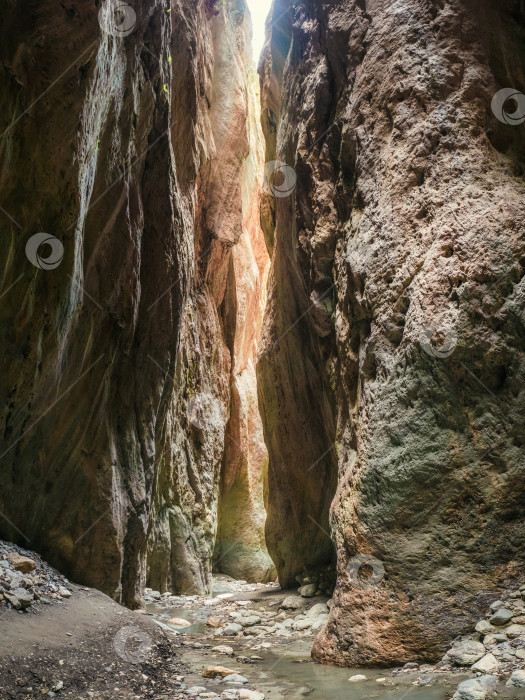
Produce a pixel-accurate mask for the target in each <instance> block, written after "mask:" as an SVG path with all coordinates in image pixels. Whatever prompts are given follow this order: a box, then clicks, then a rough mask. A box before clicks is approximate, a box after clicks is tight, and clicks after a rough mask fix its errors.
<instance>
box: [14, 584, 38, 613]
mask: <svg viewBox="0 0 525 700" xmlns="http://www.w3.org/2000/svg"><path fill="white" fill-rule="evenodd" d="M12 595H14V596H15V598H17V599H18V602H19V604H20V607H21V608H22V609H24V608H28V607H29V606H30V605H31V603H32V602H33V601H34V599H35V596H34V595H33V594H32V593H30V592H29V591H26V589H25V588H16V589H15V590H14V591H12Z"/></svg>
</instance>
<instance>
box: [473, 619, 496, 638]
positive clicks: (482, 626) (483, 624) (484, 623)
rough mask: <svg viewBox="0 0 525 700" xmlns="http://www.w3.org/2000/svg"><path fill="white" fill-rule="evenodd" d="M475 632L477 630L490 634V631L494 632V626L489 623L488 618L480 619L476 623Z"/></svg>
mask: <svg viewBox="0 0 525 700" xmlns="http://www.w3.org/2000/svg"><path fill="white" fill-rule="evenodd" d="M475 629H476V632H479V634H483V635H485V634H490V633H491V632H494V626H493V625H491V624H490V622H489V621H488V620H480V621H479V622H478V624H477V625H476V627H475Z"/></svg>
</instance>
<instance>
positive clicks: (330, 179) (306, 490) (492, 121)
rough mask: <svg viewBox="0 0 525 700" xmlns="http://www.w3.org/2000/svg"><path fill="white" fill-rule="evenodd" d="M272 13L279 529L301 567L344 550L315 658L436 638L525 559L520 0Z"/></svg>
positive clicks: (290, 566)
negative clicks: (504, 93)
mask: <svg viewBox="0 0 525 700" xmlns="http://www.w3.org/2000/svg"><path fill="white" fill-rule="evenodd" d="M268 31H269V34H268V42H267V46H266V49H265V54H264V59H263V62H262V65H261V68H260V74H261V81H262V98H263V117H262V121H263V129H264V133H265V137H266V145H267V150H266V161H268V162H270V161H278V162H280V163H281V165H280V166H279V168H280V173H281V176H280V181H279V182H277V184H276V185H275V186H274V187H273V189H274V195H275V196H274V197H268V198H267V199H266V200H265V201H264V202H263V206H262V209H261V213H262V222H263V227H264V230H265V237H266V241H267V245H268V248H269V250H270V251H271V255H272V264H271V271H270V287H269V291H268V305H267V309H266V316H265V323H264V330H263V336H262V342H261V345H260V355H259V363H258V385H259V400H260V406H261V412H262V415H263V422H264V431H265V437H266V442H267V445H268V450H269V504H268V521H267V535H268V546H269V550H270V553H271V554H272V556H273V558H274V560H275V562H276V565H277V569H278V572H279V578H280V581H281V582H282V583H283V584H285V585H290V584H291V583H292V581H293V580H294V578H295V576H296V575H297V573H298V572H300V571H301V570H302V568H304V567H305V566H308V567H312V566H317V567H322V566H324V565H325V564H326V563H327V562H329V561H330V559H331V557H332V546H333V547H334V548H335V550H336V553H337V586H336V591H335V594H334V607H333V609H332V612H331V616H330V619H329V622H328V625H327V626H326V628H325V629H324V630H323V631H322V632H321V633H320V635H319V637H318V639H317V640H316V644H315V646H314V658H315V659H317V660H320V661H325V662H329V663H337V664H348V665H356V664H394V663H400V662H403V661H408V660H417V659H434V658H436V657H437V656H438V655H439V654H441V653H442V652H443V651H444V650H445V648H446V645H447V643H448V641H449V640H450V639H451V638H453V637H454V636H455V635H457V634H460V633H462V632H464V631H466V630H468V629H469V627H470V625H471V624H472V622H473V621H475V620H476V619H478V617H477V616H478V615H479V613H480V612H482V611H483V610H484V608H485V605H486V602H487V600H490V592H491V591H495V590H497V587H498V585H500V584H502V583H503V582H505V581H510V580H511V579H516V577H518V576H519V575H520V572H521V573H522V572H523V569H522V565H523V552H524V551H525V550H524V544H525V541H524V538H525V535H524V532H523V517H524V515H525V499H524V492H525V489H524V480H523V475H524V469H523V445H524V435H523V426H524V405H525V403H524V391H525V388H524V387H525V383H524V379H525V372H524V369H525V365H524V345H523V339H524V337H525V327H524V315H523V309H524V301H525V296H524V294H525V289H524V286H523V277H524V273H525V257H524V252H525V248H524V245H525V235H524V234H525V229H524V223H523V222H524V221H525V216H524V214H525V198H524V194H525V186H524V180H523V176H524V172H525V169H524V162H525V139H524V133H525V131H524V129H525V124H523V123H520V119H519V117H520V116H522V117H525V109H523V105H522V103H520V102H519V99H521V98H523V94H521V98H520V97H518V101H517V102H516V101H514V102H513V101H512V99H511V100H510V104H503V101H502V100H500V102H502V105H500V107H501V109H500V110H499V113H498V104H499V103H498V99H499V98H496V100H494V96H495V95H497V94H498V93H499V91H500V90H502V89H504V88H513V89H514V90H515V91H516V92H518V94H519V93H523V92H525V76H524V71H523V61H517V60H516V57H523V56H524V55H525V41H524V40H525V15H524V12H523V3H520V2H517V1H514V0H504V2H502V3H497V4H496V3H493V2H490V1H489V0H483V1H482V2H474V1H473V0H472V1H470V0H450V1H448V0H409V1H408V2H400V1H395V2H390V1H387V0H384V1H383V0H332V1H330V2H320V1H319V0H304V1H303V2H299V3H297V2H291V1H290V0H275V2H274V5H273V9H272V14H271V19H270V21H269V23H268ZM500 95H501V94H500ZM520 105H521V108H520ZM505 115H514V117H515V121H514V123H512V121H511V120H509V119H506V118H505ZM516 118H517V121H516ZM505 122H506V123H505ZM521 122H523V120H521ZM283 164H286V166H287V167H288V168H291V169H293V171H294V173H295V177H296V182H295V187H289V188H286V187H283V176H284V175H283V174H284V172H285V166H284V165H283ZM276 177H277V173H276ZM284 179H285V180H286V177H285V176H284ZM290 182H292V179H290ZM270 189H272V188H270ZM275 190H276V192H277V193H276V192H275ZM285 192H288V196H284V194H285ZM329 510H330V515H329ZM332 542H333V545H332ZM364 564H366V566H364ZM367 576H368V578H367Z"/></svg>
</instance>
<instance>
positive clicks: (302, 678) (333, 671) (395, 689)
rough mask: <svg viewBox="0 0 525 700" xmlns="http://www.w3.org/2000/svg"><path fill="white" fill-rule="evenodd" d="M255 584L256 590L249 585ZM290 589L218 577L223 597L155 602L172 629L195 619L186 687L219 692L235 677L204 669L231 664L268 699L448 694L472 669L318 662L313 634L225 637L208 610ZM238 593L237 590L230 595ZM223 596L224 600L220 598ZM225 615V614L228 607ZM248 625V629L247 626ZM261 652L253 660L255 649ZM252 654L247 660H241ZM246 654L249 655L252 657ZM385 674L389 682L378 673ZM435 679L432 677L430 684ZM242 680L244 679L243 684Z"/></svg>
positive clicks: (412, 698) (393, 699)
mask: <svg viewBox="0 0 525 700" xmlns="http://www.w3.org/2000/svg"><path fill="white" fill-rule="evenodd" d="M249 589H252V590H249ZM283 594H284V592H283V591H280V590H279V589H276V588H273V589H268V588H267V587H266V588H265V587H264V586H259V587H258V586H255V585H254V586H249V585H246V586H245V588H244V590H243V587H242V584H239V583H238V582H235V583H233V582H232V583H231V584H230V583H228V582H227V581H226V582H225V581H224V580H223V579H220V580H219V581H216V585H215V588H214V594H213V597H215V598H216V597H217V596H220V597H221V600H220V601H217V600H215V601H213V600H210V599H203V598H197V597H196V596H194V597H188V598H184V597H181V598H180V599H177V602H178V601H179V600H180V603H178V604H175V605H171V604H170V605H169V606H167V605H166V604H165V603H162V602H160V603H158V604H149V605H148V606H147V611H148V613H149V614H151V615H153V616H154V618H155V619H156V620H157V622H160V623H161V624H162V625H163V627H164V629H166V630H170V629H172V628H171V627H170V626H169V625H168V624H167V622H168V620H169V619H172V618H181V619H183V620H188V621H189V622H191V623H192V625H191V626H189V627H175V630H176V631H177V633H178V634H177V641H178V642H179V643H180V644H181V647H180V654H181V660H182V661H183V662H184V663H185V664H186V665H187V667H188V668H189V669H191V671H190V672H189V673H187V674H186V675H185V680H184V682H185V684H186V687H191V686H201V687H202V686H205V687H206V689H207V691H215V692H216V693H218V694H219V695H220V694H221V692H222V691H224V690H226V689H227V688H232V687H235V686H232V685H231V684H228V683H226V682H225V681H223V680H222V679H211V678H203V677H202V672H203V670H204V669H205V668H207V667H209V666H219V665H220V666H226V667H227V668H228V669H231V670H232V671H234V672H235V673H238V674H240V675H242V676H244V677H245V678H247V679H248V680H249V686H248V687H252V688H255V689H257V690H259V691H262V692H263V693H264V694H265V697H266V698H267V700H278V699H279V700H282V698H283V697H284V698H287V699H289V700H296V699H297V700H300V699H301V698H309V699H311V700H372V699H373V698H375V699H377V700H383V699H384V700H447V699H449V698H451V697H452V694H453V693H454V692H455V690H456V689H457V686H458V683H460V682H461V681H462V680H465V679H466V678H471V677H472V675H471V674H462V673H454V674H452V676H445V675H434V674H432V673H430V674H428V673H420V672H418V671H414V672H413V673H410V674H405V675H399V676H392V669H357V668H354V669H352V668H338V667H333V666H325V665H321V664H317V663H314V662H313V661H312V660H311V658H310V649H311V646H312V642H313V635H310V636H308V635H304V636H302V637H300V638H291V639H287V640H282V639H280V638H275V637H274V636H271V637H270V636H265V637H258V636H244V637H240V638H238V637H225V636H222V635H220V634H218V633H217V630H214V629H213V628H211V627H209V626H207V624H206V622H207V620H208V618H210V617H213V616H217V615H218V614H219V613H218V610H217V609H218V608H219V606H220V605H222V604H231V605H232V606H235V605H239V606H241V605H246V601H250V603H249V606H250V608H251V609H253V610H255V611H257V609H260V610H265V609H267V608H266V607H265V606H268V605H272V604H273V605H276V603H272V602H270V603H269V601H272V599H273V598H276V597H277V596H279V595H280V597H281V598H282V596H283ZM224 596H230V597H224ZM239 601H241V602H239ZM215 603H219V605H216V604H215ZM221 614H222V615H225V612H224V610H222V613H221ZM245 631H246V630H245ZM218 645H227V646H229V647H231V648H232V649H233V651H234V654H233V655H225V654H223V653H218V652H214V651H212V648H213V647H215V646H218ZM254 655H255V656H257V657H260V658H257V659H255V660H252V659H251V657H252V656H254ZM240 656H241V657H244V659H245V661H244V662H243V661H240V660H238V657H240ZM246 661H249V663H247V662H246ZM354 675H364V676H366V680H362V681H353V682H351V681H349V678H350V677H351V676H354ZM380 678H382V679H385V680H384V681H382V682H379V683H378V681H377V679H380ZM427 683H428V684H427ZM237 687H238V686H237ZM498 698H499V700H502V699H505V700H507V699H510V698H512V699H515V698H520V699H522V698H525V691H521V690H519V689H514V690H513V691H510V690H509V691H506V690H502V691H500V692H499V693H498Z"/></svg>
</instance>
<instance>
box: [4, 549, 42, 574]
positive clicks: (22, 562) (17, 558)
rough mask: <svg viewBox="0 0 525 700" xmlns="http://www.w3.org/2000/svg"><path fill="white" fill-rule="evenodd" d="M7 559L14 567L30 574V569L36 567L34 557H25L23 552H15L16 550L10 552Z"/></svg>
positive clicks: (32, 569)
mask: <svg viewBox="0 0 525 700" xmlns="http://www.w3.org/2000/svg"><path fill="white" fill-rule="evenodd" d="M7 561H8V562H9V563H10V564H11V566H12V567H13V569H15V570H16V571H21V572H22V573H23V574H28V573H29V572H30V571H34V570H35V569H36V562H35V561H33V559H30V558H29V557H24V556H22V555H21V554H15V553H14V552H9V554H8V555H7Z"/></svg>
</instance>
